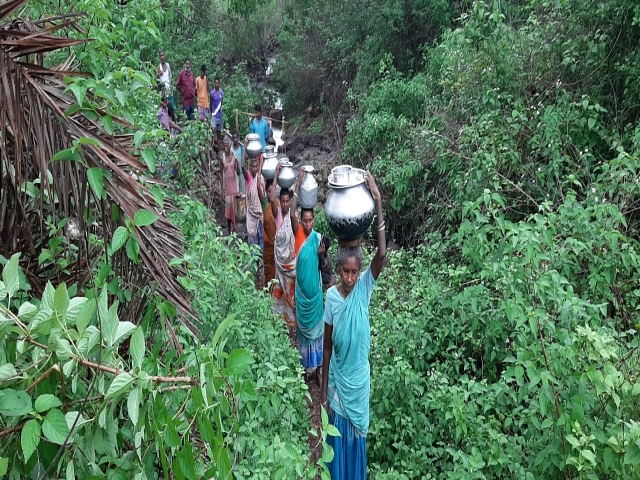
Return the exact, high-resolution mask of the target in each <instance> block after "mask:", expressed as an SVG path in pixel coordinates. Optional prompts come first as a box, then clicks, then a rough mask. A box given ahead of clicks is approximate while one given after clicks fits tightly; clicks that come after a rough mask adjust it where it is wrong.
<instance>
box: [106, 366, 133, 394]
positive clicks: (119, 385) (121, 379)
mask: <svg viewBox="0 0 640 480" xmlns="http://www.w3.org/2000/svg"><path fill="white" fill-rule="evenodd" d="M132 383H133V377H132V376H131V375H129V374H128V373H127V372H122V373H121V374H120V375H118V376H117V377H116V378H114V379H113V381H112V382H111V385H109V389H108V390H107V394H106V395H105V397H104V399H105V400H109V399H110V398H115V397H117V396H119V395H121V394H122V393H124V392H125V390H127V388H129V385H131V384H132Z"/></svg>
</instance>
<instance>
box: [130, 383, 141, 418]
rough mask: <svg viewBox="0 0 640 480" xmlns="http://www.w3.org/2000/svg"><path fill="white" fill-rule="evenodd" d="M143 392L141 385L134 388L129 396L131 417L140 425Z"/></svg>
mask: <svg viewBox="0 0 640 480" xmlns="http://www.w3.org/2000/svg"><path fill="white" fill-rule="evenodd" d="M141 398H142V393H141V391H140V387H138V388H134V389H133V390H131V391H130V392H129V398H127V410H129V418H130V419H131V422H132V423H133V424H134V425H136V426H137V425H138V419H139V417H140V399H141Z"/></svg>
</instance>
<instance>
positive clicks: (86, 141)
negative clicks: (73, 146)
mask: <svg viewBox="0 0 640 480" xmlns="http://www.w3.org/2000/svg"><path fill="white" fill-rule="evenodd" d="M78 143H79V144H80V145H95V146H96V147H99V146H100V142H99V141H98V140H96V139H95V138H89V137H80V138H79V139H78Z"/></svg>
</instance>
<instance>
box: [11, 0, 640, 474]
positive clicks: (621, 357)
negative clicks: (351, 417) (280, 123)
mask: <svg viewBox="0 0 640 480" xmlns="http://www.w3.org/2000/svg"><path fill="white" fill-rule="evenodd" d="M9 7H12V8H9ZM19 18H28V19H31V20H30V21H24V20H18V19H19ZM0 19H1V20H2V21H3V22H4V23H3V25H2V26H1V27H0V66H6V67H7V68H6V69H3V71H6V72H11V74H10V75H8V74H5V75H4V76H2V77H0V78H1V80H2V90H1V93H0V114H1V115H2V116H3V125H4V126H3V127H2V128H3V130H2V131H1V133H2V137H1V141H2V142H3V149H2V154H1V155H2V156H1V161H2V163H1V165H2V170H1V174H2V190H0V205H2V208H3V210H1V212H2V222H3V223H2V224H0V231H2V250H1V251H0V253H1V254H2V256H3V257H2V262H3V271H2V283H0V347H1V348H0V382H1V383H0V439H1V440H2V441H1V442H0V474H6V475H8V478H25V477H27V476H28V477H31V478H62V477H66V478H132V477H133V478H140V479H142V478H158V477H165V478H166V477H170V476H171V477H175V478H190V479H191V478H265V479H272V478H310V479H311V478H315V477H316V476H317V475H319V476H323V477H324V478H326V472H325V471H324V468H323V465H322V462H323V460H328V459H329V458H330V455H331V453H330V452H329V451H328V450H327V449H325V450H324V451H323V455H322V458H321V459H320V460H319V461H318V462H317V463H316V462H315V459H313V460H312V459H311V457H310V453H309V452H310V448H309V435H308V434H309V433H310V432H309V430H310V426H309V419H308V414H307V410H306V406H305V397H306V395H307V387H306V385H305V384H304V382H303V381H302V372H301V368H300V366H299V365H298V359H297V353H296V352H295V351H294V350H292V349H291V348H290V346H289V343H288V339H287V336H286V332H285V328H284V326H283V325H282V324H281V323H279V322H278V321H277V320H276V319H274V318H273V316H272V314H271V312H270V308H269V303H270V300H269V298H268V295H266V294H265V293H263V292H258V293H256V292H255V290H254V287H253V275H252V273H251V267H250V266H251V251H250V249H249V248H248V247H247V246H246V245H245V244H243V243H242V242H240V241H239V240H237V239H235V238H229V237H222V235H221V231H220V229H219V227H218V226H217V225H216V224H215V222H214V221H213V220H211V214H210V211H209V209H208V207H209V206H210V205H203V203H201V202H200V201H198V200H197V198H201V199H205V201H206V198H208V197H207V192H208V188H209V187H210V186H208V185H206V184H203V183H202V182H200V181H199V178H200V177H201V176H202V173H203V172H202V168H206V166H200V165H199V164H198V159H199V158H200V153H201V151H202V149H203V148H205V147H206V145H207V143H208V129H207V128H206V127H205V128H202V126H201V125H189V126H188V127H187V128H186V131H185V133H184V134H182V135H180V137H179V138H178V139H177V140H175V141H171V140H170V139H169V138H168V137H167V135H166V134H164V133H163V132H161V131H160V130H159V129H158V125H157V122H156V121H155V111H156V110H157V102H158V99H159V96H158V93H157V92H156V91H155V90H154V89H153V88H150V86H152V85H153V80H152V79H153V78H154V70H153V68H154V65H155V64H156V62H157V60H156V59H157V52H158V50H160V49H164V50H165V51H166V52H167V56H168V58H169V61H170V62H171V63H172V66H173V69H174V73H177V72H178V70H179V69H180V67H181V63H182V61H183V59H184V58H185V57H187V56H189V57H191V60H192V63H193V64H194V65H196V66H198V65H200V64H205V65H207V66H208V67H209V71H210V74H211V75H219V76H221V77H222V79H223V86H224V87H223V88H225V93H226V97H225V115H227V116H228V117H225V121H226V122H227V123H228V124H232V123H233V118H232V117H231V116H230V115H231V112H233V110H234V109H235V108H241V109H243V110H244V111H250V109H251V106H252V105H253V103H254V102H255V101H264V100H265V99H264V98H261V94H260V92H259V91H257V90H256V89H255V88H253V87H252V82H251V78H250V75H251V73H252V72H254V71H255V70H259V69H261V68H263V67H264V66H265V62H266V56H267V54H268V53H269V54H270V53H273V50H274V47H276V46H277V48H276V52H277V55H278V60H277V63H276V65H275V72H274V75H275V77H276V80H277V83H278V87H279V90H280V91H281V92H282V93H283V99H284V106H285V113H286V115H287V117H288V118H290V119H291V120H292V123H293V124H296V121H297V122H298V123H299V124H300V125H304V123H303V120H302V119H301V117H302V112H303V111H305V110H306V109H307V107H308V106H309V105H311V106H312V108H313V107H315V108H317V109H319V110H320V111H321V112H322V117H321V118H322V128H323V129H324V131H325V132H326V133H327V135H329V136H330V137H331V138H332V141H333V145H334V147H335V149H336V151H337V152H340V153H341V160H342V161H343V162H344V163H349V164H353V165H355V166H359V167H364V168H367V169H369V170H371V171H372V172H373V173H374V175H375V176H376V178H377V179H378V183H379V185H380V186H381V188H382V190H383V197H384V199H385V211H386V212H387V217H388V218H387V225H388V226H389V228H390V233H391V235H392V237H393V239H394V240H395V242H396V243H397V244H399V245H400V246H401V247H402V248H401V249H400V250H398V251H396V252H393V253H390V255H389V268H388V270H385V272H384V275H383V276H382V277H381V278H380V280H379V285H378V287H377V288H376V293H375V294H374V296H373V301H372V307H371V323H372V343H371V367H372V392H371V431H370V434H369V436H368V453H367V454H368V469H369V476H370V477H371V478H374V479H385V478H389V479H391V478H393V479H417V478H420V479H430V478H433V479H435V478H449V479H455V478H459V479H474V478H478V479H485V478H495V479H503V478H517V479H522V478H580V479H592V478H600V479H607V478H611V479H613V478H635V477H638V476H639V475H640V424H639V423H638V421H637V419H638V417H639V415H640V412H639V410H638V408H639V407H638V396H639V395H640V379H639V378H638V376H639V369H638V360H639V358H638V345H639V343H638V334H637V331H638V329H639V328H640V319H639V318H638V308H639V304H638V302H639V299H640V286H639V285H638V280H637V279H638V267H639V266H640V257H639V254H638V247H639V244H638V226H639V224H638V221H639V219H640V217H639V213H638V208H639V205H640V203H639V201H640V197H639V194H640V190H639V188H640V187H639V186H638V180H639V178H640V177H639V175H640V172H639V171H638V167H639V156H640V149H639V146H640V145H639V144H640V127H639V124H638V116H639V114H640V51H639V49H640V42H639V41H640V24H639V23H640V5H639V4H638V3H637V2H636V1H633V0H620V1H597V2H595V1H588V0H574V1H570V0H565V1H538V0H532V1H527V2H525V1H518V0H510V1H505V0H502V1H497V0H496V1H494V2H482V1H476V2H467V1H459V2H447V1H444V0H403V1H398V0H354V1H351V2H342V1H339V0H316V1H311V0H282V1H269V2H257V1H253V0H246V1H241V0H231V1H229V2H212V1H209V0H194V1H185V0H172V1H169V2H159V1H156V0H141V1H136V2H113V1H108V0H77V1H74V2H68V4H67V3H65V4H62V3H59V2H55V1H51V2H49V1H30V2H24V1H9V2H3V3H1V4H0ZM25 32H26V33H25ZM50 37H55V38H58V39H64V41H67V40H68V39H71V40H78V41H82V42H81V43H78V44H77V45H76V44H65V43H64V42H62V41H61V40H56V39H55V38H50ZM85 40H90V41H85ZM56 42H58V43H56ZM34 49H35V50H34ZM44 69H47V70H46V71H45V70H44ZM74 71H75V72H78V71H82V72H87V73H88V75H76V74H72V73H71V72H74ZM18 109H20V110H18ZM18 111H20V112H22V113H21V114H17V113H16V112H18ZM38 115H40V116H38ZM298 117H300V118H298ZM296 118H298V120H296ZM16 119H31V120H30V121H22V120H21V122H22V123H20V122H18V121H17V120H16ZM42 119H45V120H46V122H48V123H47V124H48V125H55V126H56V127H55V129H54V128H50V129H42V128H38V125H40V123H38V122H42ZM18 124H19V125H20V126H21V127H20V129H19V128H18V127H17V125H18ZM54 134H55V135H54ZM43 139H49V140H48V141H44V140H43ZM54 140H55V141H54ZM43 145H46V148H45V147H44V146H43ZM172 165H178V166H179V172H180V175H179V176H178V178H176V179H171V178H169V175H168V170H169V167H170V166H172ZM134 175H135V177H134ZM162 182H167V183H162ZM6 206H12V207H15V206H19V207H20V208H19V209H18V210H15V209H14V210H12V209H9V208H6ZM13 212H19V215H18V216H16V215H15V214H14V213H13ZM145 212H146V213H145ZM12 215H13V216H12ZM18 220H19V221H18ZM12 222H13V223H12ZM10 227H11V228H10ZM13 227H16V228H15V229H12V228H13ZM317 227H318V229H319V230H321V231H323V233H328V232H326V222H325V221H324V219H323V215H322V213H321V212H319V214H318V222H317ZM76 230H77V231H76ZM14 232H15V233H14ZM167 245H169V247H167ZM163 247H166V248H163ZM230 259H233V261H229V260H230ZM324 424H325V427H326V418H325V419H324ZM323 430H324V431H322V432H321V431H316V430H313V431H311V435H310V438H311V439H312V443H313V444H314V445H315V446H318V445H321V444H322V443H323V440H324V439H326V435H327V429H326V428H324V429H323ZM312 446H313V445H312Z"/></svg>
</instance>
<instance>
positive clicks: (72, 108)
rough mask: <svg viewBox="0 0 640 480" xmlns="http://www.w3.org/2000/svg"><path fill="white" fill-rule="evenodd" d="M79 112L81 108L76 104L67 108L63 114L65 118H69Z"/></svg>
mask: <svg viewBox="0 0 640 480" xmlns="http://www.w3.org/2000/svg"><path fill="white" fill-rule="evenodd" d="M80 110H82V107H81V106H80V105H78V104H75V105H71V106H70V107H69V108H67V109H66V110H65V111H64V114H65V115H66V116H67V117H70V116H71V115H73V114H74V113H76V112H79V111H80Z"/></svg>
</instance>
